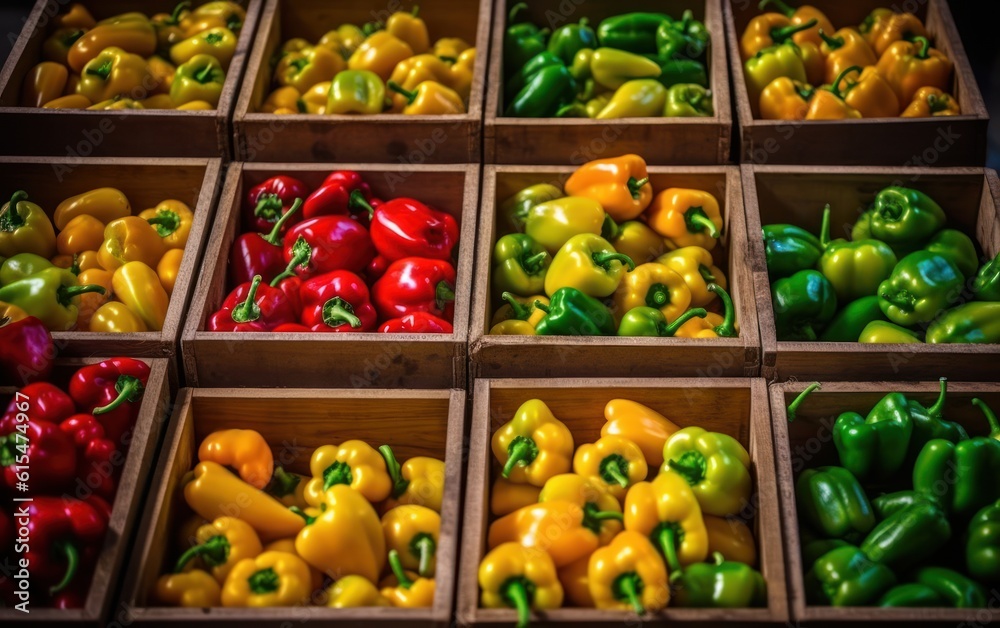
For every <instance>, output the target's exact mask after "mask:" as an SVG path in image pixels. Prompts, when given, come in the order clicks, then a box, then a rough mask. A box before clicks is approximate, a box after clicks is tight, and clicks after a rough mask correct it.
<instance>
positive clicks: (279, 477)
mask: <svg viewBox="0 0 1000 628" xmlns="http://www.w3.org/2000/svg"><path fill="white" fill-rule="evenodd" d="M308 479H309V478H307V477H305V476H304V475H299V474H298V473H289V472H288V471H285V470H284V469H283V468H282V467H281V466H276V467H274V471H273V472H272V473H271V481H270V482H268V483H267V486H266V487H264V491H266V492H267V494H268V495H270V496H272V497H274V498H275V499H277V500H278V501H279V502H281V503H282V504H284V505H285V506H287V507H288V508H291V507H293V506H294V507H296V508H299V509H301V510H305V509H306V508H310V506H309V502H307V501H306V496H305V488H306V482H307V481H308Z"/></svg>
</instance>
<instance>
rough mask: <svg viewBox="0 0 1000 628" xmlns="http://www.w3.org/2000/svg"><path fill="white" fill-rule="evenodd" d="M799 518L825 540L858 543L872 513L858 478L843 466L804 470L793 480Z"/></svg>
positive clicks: (871, 520)
mask: <svg viewBox="0 0 1000 628" xmlns="http://www.w3.org/2000/svg"><path fill="white" fill-rule="evenodd" d="M795 501H796V504H797V508H798V511H799V518H800V519H801V520H803V521H805V522H806V523H808V524H809V525H810V526H811V527H812V528H813V529H815V530H817V531H818V532H820V533H822V534H823V535H825V536H826V537H827V538H835V539H843V540H846V541H848V542H850V541H852V540H861V539H862V538H863V537H864V535H866V534H868V533H869V532H870V531H871V529H872V528H873V527H875V513H874V512H873V511H872V507H871V503H869V501H868V497H867V496H866V495H865V492H864V490H863V489H862V488H861V485H860V484H859V483H858V480H857V478H855V477H854V475H853V474H851V472H850V471H848V470H847V469H845V468H843V467H818V468H816V469H806V470H805V471H803V472H802V473H801V474H800V475H799V478H798V480H796V481H795Z"/></svg>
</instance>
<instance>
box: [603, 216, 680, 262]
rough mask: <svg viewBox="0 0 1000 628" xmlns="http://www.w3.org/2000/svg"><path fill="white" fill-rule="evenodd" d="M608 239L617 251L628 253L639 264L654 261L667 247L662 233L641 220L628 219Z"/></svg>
mask: <svg viewBox="0 0 1000 628" xmlns="http://www.w3.org/2000/svg"><path fill="white" fill-rule="evenodd" d="M608 241H609V242H611V246H613V247H615V251H617V252H619V253H622V254H624V255H628V256H629V257H630V258H632V261H634V262H635V263H636V264H637V265H641V264H646V263H648V262H652V261H653V260H655V259H656V258H657V257H659V256H660V255H663V253H664V251H666V248H667V244H666V242H665V241H664V240H663V238H662V237H661V236H660V234H658V233H656V232H655V231H653V230H652V229H650V228H649V226H648V225H646V223H644V222H641V221H639V220H628V221H626V222H623V223H622V224H620V225H618V233H617V234H615V235H614V236H612V237H611V238H610V239H609V240H608Z"/></svg>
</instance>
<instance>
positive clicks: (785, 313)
mask: <svg viewBox="0 0 1000 628" xmlns="http://www.w3.org/2000/svg"><path fill="white" fill-rule="evenodd" d="M771 302H772V303H773V306H774V318H775V325H776V329H777V333H778V338H779V339H781V340H815V339H816V338H817V336H818V332H820V331H821V330H822V328H823V327H824V326H825V325H826V324H827V323H829V322H830V321H831V320H833V317H834V316H835V315H836V313H837V295H836V292H835V291H834V288H833V284H831V283H830V280H828V279H827V278H826V277H824V276H823V274H822V273H820V272H818V271H815V270H800V271H799V272H797V273H795V274H794V275H792V276H791V277H786V278H784V279H779V280H777V281H775V282H774V283H773V284H771Z"/></svg>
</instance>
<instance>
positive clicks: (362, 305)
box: [299, 270, 378, 332]
mask: <svg viewBox="0 0 1000 628" xmlns="http://www.w3.org/2000/svg"><path fill="white" fill-rule="evenodd" d="M299 294H300V295H301V296H302V324H303V325H305V326H306V327H309V328H310V329H312V331H332V332H346V331H375V324H376V323H377V322H378V315H377V314H376V313H375V307H374V306H373V305H372V304H371V296H370V295H369V294H368V286H366V285H365V282H364V280H362V279H361V277H358V276H357V275H355V274H354V273H352V272H350V271H346V270H335V271H333V272H331V273H326V274H323V275H317V276H316V277H313V278H312V279H310V280H308V281H306V282H304V283H303V284H302V288H301V290H300V291H299Z"/></svg>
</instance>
